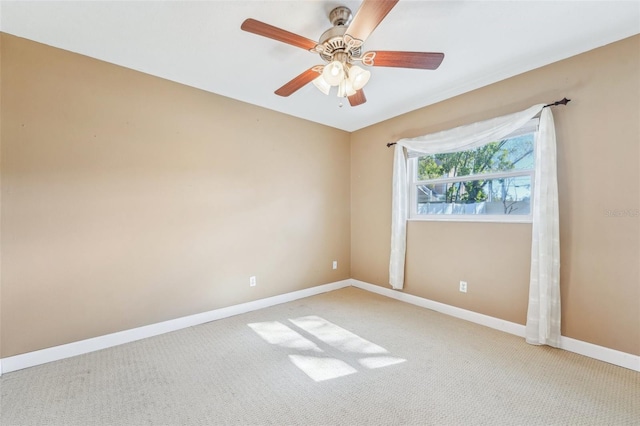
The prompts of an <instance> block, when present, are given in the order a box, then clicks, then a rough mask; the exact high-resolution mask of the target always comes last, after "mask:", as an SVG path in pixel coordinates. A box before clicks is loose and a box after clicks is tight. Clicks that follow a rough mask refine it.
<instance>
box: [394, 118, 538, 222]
mask: <svg viewBox="0 0 640 426" xmlns="http://www.w3.org/2000/svg"><path fill="white" fill-rule="evenodd" d="M538 124H539V119H538V118H534V119H531V120H529V121H528V122H527V123H526V124H525V125H524V126H522V127H521V128H520V129H518V130H516V131H515V132H513V133H511V134H509V135H507V136H505V137H504V138H501V140H504V139H511V138H515V137H518V136H523V135H527V134H530V133H532V134H533V166H532V168H531V169H527V170H513V171H506V172H495V173H484V174H480V175H467V176H457V177H447V178H437V179H427V180H417V177H418V159H419V158H420V157H424V155H421V156H415V157H411V158H408V159H407V174H408V179H407V183H408V189H409V218H408V220H409V221H418V222H420V221H426V222H494V223H532V222H533V203H534V200H533V194H534V189H535V184H536V182H535V168H536V162H537V158H536V145H537V139H538ZM461 151H465V150H461ZM461 151H453V152H461ZM522 176H530V179H531V197H530V199H529V214H527V215H519V214H515V215H510V214H503V215H496V214H493V215H478V214H467V215H464V214H418V194H417V192H418V191H417V190H418V186H419V185H425V184H432V183H439V184H447V183H455V182H465V181H467V182H468V181H473V180H490V179H502V178H515V177H522Z"/></svg>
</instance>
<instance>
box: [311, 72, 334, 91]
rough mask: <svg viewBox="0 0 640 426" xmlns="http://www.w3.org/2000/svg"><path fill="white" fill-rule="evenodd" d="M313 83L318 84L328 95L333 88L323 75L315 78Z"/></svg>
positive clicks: (319, 88) (320, 89)
mask: <svg viewBox="0 0 640 426" xmlns="http://www.w3.org/2000/svg"><path fill="white" fill-rule="evenodd" d="M313 85H314V86H316V87H317V88H318V90H319V91H321V92H322V93H324V94H325V95H328V94H329V91H330V90H331V85H330V84H329V83H327V81H326V80H325V79H324V77H323V76H321V75H319V76H318V77H316V78H314V79H313Z"/></svg>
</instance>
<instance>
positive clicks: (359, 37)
mask: <svg viewBox="0 0 640 426" xmlns="http://www.w3.org/2000/svg"><path fill="white" fill-rule="evenodd" d="M396 3H398V0H364V1H363V2H362V6H360V9H358V12H356V15H355V16H354V17H353V20H352V21H351V24H350V25H349V28H347V31H346V33H345V35H344V37H345V41H346V42H347V43H348V44H349V43H350V42H349V39H350V38H351V39H353V43H354V44H353V46H354V47H358V46H360V45H362V43H364V41H365V40H366V39H367V37H369V35H370V34H371V33H372V32H373V30H375V29H376V27H377V26H378V24H380V22H382V20H383V19H384V17H385V16H387V14H388V13H389V12H390V11H391V9H393V7H394V6H395V5H396Z"/></svg>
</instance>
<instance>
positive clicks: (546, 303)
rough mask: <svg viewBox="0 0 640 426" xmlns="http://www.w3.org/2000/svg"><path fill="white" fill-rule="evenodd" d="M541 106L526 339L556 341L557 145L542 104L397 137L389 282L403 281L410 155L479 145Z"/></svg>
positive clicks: (398, 286) (510, 129) (508, 130)
mask: <svg viewBox="0 0 640 426" xmlns="http://www.w3.org/2000/svg"><path fill="white" fill-rule="evenodd" d="M540 111H543V113H542V115H541V118H540V130H539V132H538V139H537V140H536V170H535V185H534V204H533V211H532V216H533V243H532V246H531V283H530V296H529V299H530V301H529V313H528V316H527V342H529V343H533V344H548V345H552V346H557V345H558V341H559V336H560V292H559V236H558V207H557V205H558V191H557V177H556V147H555V131H554V127H553V116H552V114H551V111H550V110H549V108H544V105H543V104H539V105H534V106H532V107H531V108H528V109H526V110H524V111H521V112H517V113H514V114H509V115H505V116H502V117H497V118H493V119H490V120H486V121H481V122H478V123H474V124H470V125H467V126H461V127H456V128H454V129H451V130H445V131H442V132H438V133H432V134H429V135H424V136H419V137H416V138H408V139H401V140H399V141H397V143H396V146H395V152H394V160H393V200H392V215H391V257H390V260H389V283H390V284H391V286H392V287H393V288H394V289H402V287H403V285H404V263H405V253H406V234H407V219H408V217H409V191H410V188H409V186H408V176H407V157H416V156H420V155H431V154H440V153H446V152H455V151H461V150H468V149H473V148H477V147H479V146H482V145H485V144H487V143H490V142H493V141H496V140H500V139H502V138H504V137H505V136H507V135H509V134H511V133H513V132H515V131H516V130H518V129H519V128H521V127H523V126H524V125H525V124H526V123H527V122H528V121H529V120H531V119H532V118H533V117H535V116H536V115H537V114H538V113H540ZM543 200H544V201H543ZM543 317H544V318H543ZM530 330H531V331H530Z"/></svg>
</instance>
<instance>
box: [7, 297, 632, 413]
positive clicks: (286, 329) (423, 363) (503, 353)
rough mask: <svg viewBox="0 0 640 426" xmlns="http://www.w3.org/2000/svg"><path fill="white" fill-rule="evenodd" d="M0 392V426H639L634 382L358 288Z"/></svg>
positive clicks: (156, 341) (165, 339)
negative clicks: (233, 425) (0, 411)
mask: <svg viewBox="0 0 640 426" xmlns="http://www.w3.org/2000/svg"><path fill="white" fill-rule="evenodd" d="M0 380H1V381H0V384H1V387H2V389H1V396H2V400H1V406H0V407H1V409H2V413H1V417H0V420H1V424H2V425H3V426H9V425H217V424H241V425H263V424H275V425H377V424H394V425H395V424H411V425H430V424H434V425H483V424H486V425H569V424H571V425H634V424H635V425H638V424H640V373H637V372H634V371H631V370H627V369H624V368H621V367H616V366H613V365H610V364H606V363H603V362H599V361H595V360H593V359H590V358H586V357H582V356H580V355H576V354H573V353H570V352H565V351H561V350H556V349H552V348H548V347H536V346H530V345H527V344H526V343H525V342H524V340H523V339H521V338H519V337H516V336H512V335H509V334H505V333H501V332H499V331H495V330H492V329H489V328H486V327H482V326H479V325H475V324H472V323H469V322H466V321H462V320H458V319H455V318H452V317H448V316H445V315H442V314H439V313H436V312H433V311H429V310H427V309H423V308H419V307H416V306H413V305H409V304H405V303H402V302H398V301H395V300H392V299H388V298H385V297H382V296H378V295H375V294H372V293H369V292H366V291H363V290H359V289H356V288H353V287H350V288H345V289H342V290H337V291H333V292H330V293H325V294H322V295H318V296H314V297H310V298H306V299H301V300H298V301H294V302H290V303H286V304H282V305H278V306H274V307H271V308H267V309H263V310H260V311H256V312H251V313H247V314H244V315H239V316H235V317H232V318H227V319H223V320H219V321H214V322H211V323H208V324H204V325H201V326H197V327H192V328H189V329H185V330H181V331H177V332H174V333H169V334H165V335H162V336H158V337H154V338H150V339H145V340H142V341H138V342H134V343H129V344H127V345H122V346H118V347H114V348H110V349H106V350H102V351H99V352H94V353H91V354H87V355H82V356H78V357H75V358H70V359H66V360H62V361H57V362H53V363H49V364H45V365H41V366H38V367H32V368H29V369H25V370H21V371H16V372H12V373H7V374H5V375H4V376H3V377H2V378H1V379H0Z"/></svg>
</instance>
